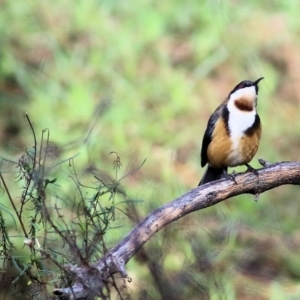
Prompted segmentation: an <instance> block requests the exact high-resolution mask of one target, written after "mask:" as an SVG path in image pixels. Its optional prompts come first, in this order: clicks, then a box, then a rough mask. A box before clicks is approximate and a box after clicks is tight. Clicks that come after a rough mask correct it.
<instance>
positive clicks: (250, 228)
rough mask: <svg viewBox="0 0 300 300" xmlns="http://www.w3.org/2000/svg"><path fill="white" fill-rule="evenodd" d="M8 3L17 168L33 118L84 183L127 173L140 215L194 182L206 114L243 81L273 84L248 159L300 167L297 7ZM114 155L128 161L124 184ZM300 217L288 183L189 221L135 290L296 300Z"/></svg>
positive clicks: (165, 243) (6, 67) (159, 249)
mask: <svg viewBox="0 0 300 300" xmlns="http://www.w3.org/2000/svg"><path fill="white" fill-rule="evenodd" d="M0 5H1V9H0V45H1V47H0V114H1V117H0V123H1V124H0V125H1V126H0V139H1V154H0V155H1V157H6V158H10V159H12V160H18V158H19V157H20V156H21V155H22V151H24V149H25V148H30V147H32V146H33V139H32V133H31V130H30V127H29V125H28V123H27V121H26V119H25V118H24V113H25V112H27V113H28V114H29V116H30V119H31V121H32V122H33V125H34V128H35V131H36V133H37V135H38V136H40V134H41V131H42V130H43V129H45V128H48V129H49V130H50V140H51V142H53V143H54V144H55V145H56V147H57V149H59V158H60V159H65V158H68V157H71V156H73V155H75V154H77V153H80V154H79V156H78V157H76V159H75V162H76V165H77V168H78V170H80V171H79V172H81V175H82V180H83V181H84V180H86V181H88V180H91V178H90V177H88V176H87V178H86V177H85V174H87V173H88V171H89V170H91V169H92V170H97V174H100V175H98V176H100V177H101V178H102V177H103V178H104V177H105V178H112V179H120V178H121V177H122V176H124V175H126V174H129V175H128V176H126V177H125V178H124V179H123V180H122V182H121V185H122V187H123V188H124V189H125V190H126V193H127V195H128V197H129V198H130V199H135V200H142V201H139V202H136V204H135V205H136V209H137V210H138V214H139V218H141V219H142V218H143V217H145V216H146V215H147V214H148V213H150V212H151V211H152V210H153V209H154V208H156V207H159V206H161V205H163V204H164V203H167V202H168V201H171V200H173V199H175V198H176V197H178V196H180V195H182V194H183V193H185V192H186V191H188V190H189V189H191V188H194V187H196V186H197V184H198V182H199V180H200V178H201V176H202V174H203V172H204V170H203V169H201V168H200V157H199V152H200V148H201V142H202V135H203V133H204V130H205V128H206V124H207V120H208V118H209V116H210V114H211V113H212V112H213V111H214V109H215V108H216V107H217V106H218V105H219V103H220V102H221V101H223V99H224V98H225V97H226V96H227V94H228V93H229V92H230V91H231V89H232V88H233V87H234V86H235V85H236V84H237V83H238V82H240V81H242V80H245V79H249V80H256V79H257V78H259V77H261V76H264V77H265V80H263V81H262V82H261V83H260V92H259V98H258V111H259V114H260V117H261V120H262V124H263V136H262V141H261V144H260V148H259V151H258V153H257V155H256V157H255V159H254V160H253V162H252V163H251V164H252V166H254V167H259V164H258V162H257V158H263V159H265V160H267V161H269V162H277V161H284V160H292V161H298V160H299V147H300V139H299V136H300V122H299V113H300V106H299V104H300V87H299V79H300V40H299V34H300V21H299V10H300V3H299V2H298V1H280V0H267V1H258V0H256V1H255V0H254V1H233V0H231V1H220V0H218V1H217V0H211V1H209V0H207V1H204V0H203V1H199V0H190V1H178V0H169V1H151V0H148V1H147V0H127V1H116V0H102V1H97V0H90V1H70V0H62V1H57V0H54V1H43V0H41V1H38V0H25V1H18V0H17V1H4V0H2V1H0ZM111 151H116V152H117V153H118V154H119V156H120V157H121V161H122V168H121V170H120V171H118V172H117V175H116V172H115V170H113V166H112V161H113V159H112V157H111V156H108V153H109V152H111ZM145 158H147V160H146V162H145V163H144V165H143V166H142V167H141V168H140V169H139V170H138V171H136V172H132V171H133V170H135V169H137V168H138V167H139V166H140V165H141V164H142V162H143V161H144V159H145ZM236 171H244V168H236ZM64 174H65V173H63V174H62V177H63V176H64ZM65 176H67V175H65ZM116 176H117V177H116ZM58 183H59V184H60V185H61V187H60V189H61V190H62V191H63V193H65V194H68V195H70V193H72V189H71V188H69V187H68V183H64V181H60V182H58ZM17 193H18V190H17V191H15V194H16V195H17ZM57 193H60V191H57ZM1 197H3V201H6V200H5V199H4V198H5V197H4V196H1ZM121 208H122V209H123V210H126V209H127V208H126V204H121ZM299 213H300V203H299V188H298V187H292V186H286V187H280V188H277V189H275V190H272V191H269V192H267V193H265V194H262V195H260V197H259V201H258V202H255V201H254V199H253V197H252V196H250V195H242V196H238V197H235V198H233V199H230V200H227V201H225V202H222V203H220V204H218V205H217V206H216V207H212V208H208V209H206V210H202V211H199V212H195V213H193V214H191V215H189V216H186V217H184V218H182V219H180V220H179V221H178V222H176V223H174V224H171V225H169V226H168V227H167V228H165V229H164V230H162V231H161V232H160V233H158V234H156V236H155V237H154V238H153V239H152V240H151V241H150V242H149V243H147V244H146V246H145V247H144V251H145V253H144V254H145V255H138V256H137V257H136V258H134V259H133V260H132V261H130V262H129V263H128V265H127V269H128V273H129V276H130V277H131V278H132V282H131V283H128V287H129V289H128V293H129V294H130V295H131V296H132V297H133V298H134V299H187V298H188V297H189V298H190V299H213V300H214V299H274V300H277V299H300V281H299V280H300V231H299V223H300V221H299ZM115 224H116V226H119V225H120V224H122V225H123V227H122V228H120V229H118V230H111V231H109V232H108V233H107V235H108V237H107V243H108V246H109V247H112V246H114V245H115V244H116V243H117V242H118V241H119V240H120V239H121V238H122V236H124V235H125V234H126V233H127V232H129V230H130V228H131V227H132V226H133V224H132V222H131V221H130V220H128V218H126V216H124V215H122V214H120V215H118V217H117V219H116V221H115ZM146 254H147V255H146ZM176 297H177V298H176Z"/></svg>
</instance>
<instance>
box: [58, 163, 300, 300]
mask: <svg viewBox="0 0 300 300" xmlns="http://www.w3.org/2000/svg"><path fill="white" fill-rule="evenodd" d="M259 162H260V163H261V165H263V166H264V168H262V169H259V170H257V171H258V172H257V173H254V172H251V171H249V172H245V173H239V174H236V175H235V180H236V183H235V182H233V181H231V180H229V179H221V180H218V181H215V182H211V183H208V184H205V185H203V186H200V187H197V188H195V189H192V190H191V191H189V192H187V193H186V194H184V195H182V196H181V197H179V198H177V199H175V200H173V201H171V202H169V203H167V204H165V205H163V206H162V207H160V208H157V209H156V210H154V211H153V212H151V213H150V214H149V215H148V216H147V217H146V218H145V219H144V220H143V221H142V222H140V223H139V224H138V225H137V226H136V227H135V228H134V229H133V230H132V231H131V232H130V233H129V234H128V235H127V236H126V237H125V238H124V239H123V240H122V241H121V242H120V243H119V244H118V245H116V246H115V247H114V248H112V249H111V250H110V251H109V253H108V254H107V255H105V256H104V257H103V258H101V259H100V260H99V261H98V262H96V263H95V264H94V265H92V266H90V267H77V266H74V265H69V266H67V268H68V270H70V271H71V272H72V273H73V274H75V275H76V282H75V283H74V284H73V285H72V286H70V287H67V288H60V289H56V290H54V292H53V293H54V294H55V295H56V296H57V298H58V299H66V297H68V299H74V300H75V299H80V298H93V297H94V296H97V295H101V290H102V288H103V286H104V283H103V282H105V281H107V279H108V278H109V277H110V276H111V275H112V274H114V273H116V272H119V273H120V274H121V275H122V276H123V277H126V276H127V273H126V270H125V265H126V263H127V262H128V261H129V260H130V259H131V258H132V257H133V255H134V254H135V253H136V252H137V251H138V250H139V249H140V248H141V247H142V246H143V245H144V244H145V243H146V242H147V241H148V240H149V239H150V238H151V237H152V236H153V235H154V234H155V233H157V232H158V231H159V230H160V229H162V228H163V227H164V226H166V225H168V224H170V223H172V222H174V221H176V220H178V219H180V218H182V217H183V216H185V215H187V214H189V213H191V212H194V211H196V210H200V209H204V208H206V207H209V206H212V205H215V204H217V203H219V202H221V201H224V200H226V199H228V198H230V197H233V196H236V195H240V194H244V193H249V194H253V195H254V198H255V200H257V198H258V195H259V194H261V193H263V192H265V191H267V190H270V189H273V188H276V187H278V186H281V185H286V184H296V185H300V162H280V163H275V164H269V163H267V162H265V161H264V160H259Z"/></svg>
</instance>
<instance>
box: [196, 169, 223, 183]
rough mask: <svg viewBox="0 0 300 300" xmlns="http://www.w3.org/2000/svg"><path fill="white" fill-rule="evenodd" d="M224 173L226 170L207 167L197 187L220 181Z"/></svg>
mask: <svg viewBox="0 0 300 300" xmlns="http://www.w3.org/2000/svg"><path fill="white" fill-rule="evenodd" d="M224 171H225V172H227V168H212V167H210V166H208V167H207V168H206V171H205V173H204V175H203V177H202V179H201V181H200V182H199V184H198V186H200V185H203V184H205V183H208V182H211V181H215V180H219V179H221V178H222V175H223V173H224Z"/></svg>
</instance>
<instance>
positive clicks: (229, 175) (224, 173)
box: [222, 170, 237, 184]
mask: <svg viewBox="0 0 300 300" xmlns="http://www.w3.org/2000/svg"><path fill="white" fill-rule="evenodd" d="M222 177H223V178H225V179H229V180H231V181H233V182H234V183H235V184H237V182H236V180H235V177H234V175H233V174H228V173H227V172H226V171H225V170H223V175H222Z"/></svg>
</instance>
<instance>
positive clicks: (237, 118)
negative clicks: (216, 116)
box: [227, 86, 257, 163]
mask: <svg viewBox="0 0 300 300" xmlns="http://www.w3.org/2000/svg"><path fill="white" fill-rule="evenodd" d="M256 97H257V95H256V90H255V87H254V86H251V87H247V88H243V89H240V90H237V91H236V92H234V93H233V94H231V95H230V98H229V100H228V103H227V108H228V111H229V118H228V129H229V131H230V138H231V142H232V148H231V151H232V152H231V156H232V157H234V158H235V159H236V160H237V163H238V161H239V160H240V157H239V155H240V153H239V151H238V146H239V141H240V138H241V137H242V136H243V135H244V134H245V133H244V132H245V131H246V130H247V129H248V128H249V127H251V126H252V125H253V124H254V122H255V116H256V108H255V102H256ZM238 99H245V100H247V101H251V102H254V103H253V105H254V108H253V110H252V111H245V110H240V109H238V108H237V106H236V105H235V103H234V102H235V101H236V100H238Z"/></svg>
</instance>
